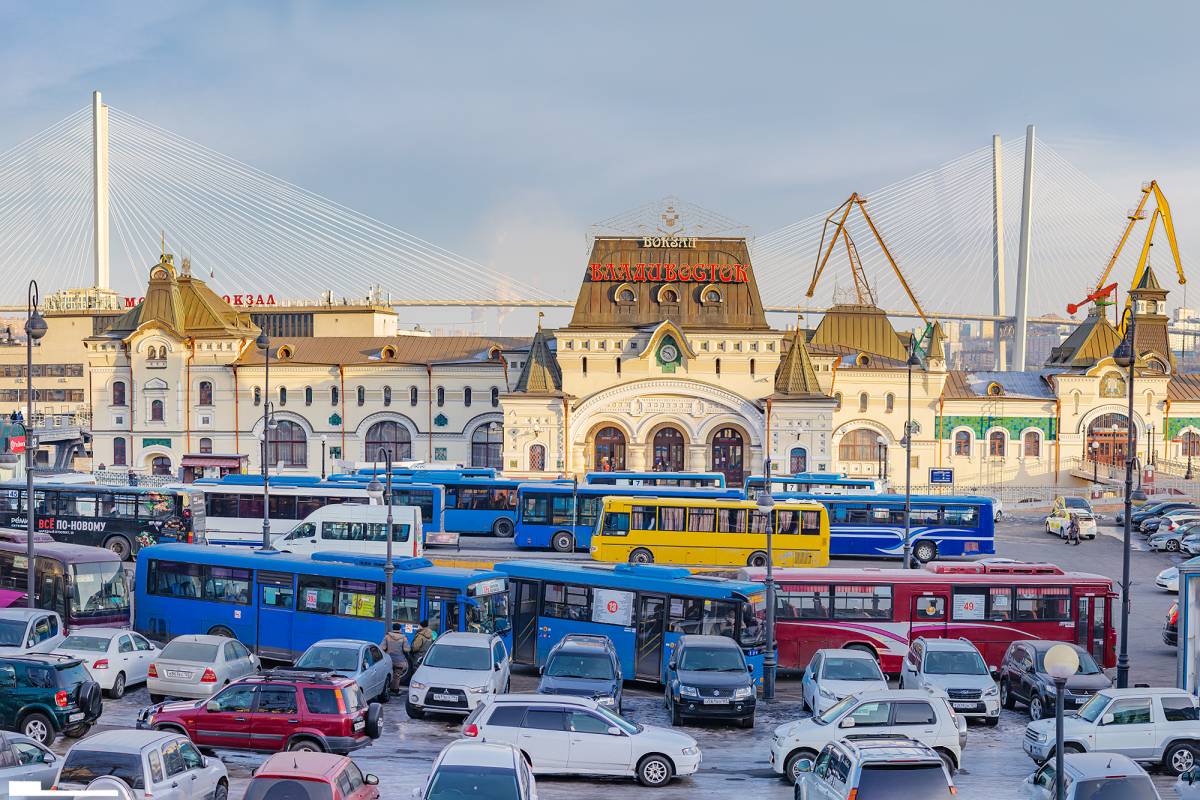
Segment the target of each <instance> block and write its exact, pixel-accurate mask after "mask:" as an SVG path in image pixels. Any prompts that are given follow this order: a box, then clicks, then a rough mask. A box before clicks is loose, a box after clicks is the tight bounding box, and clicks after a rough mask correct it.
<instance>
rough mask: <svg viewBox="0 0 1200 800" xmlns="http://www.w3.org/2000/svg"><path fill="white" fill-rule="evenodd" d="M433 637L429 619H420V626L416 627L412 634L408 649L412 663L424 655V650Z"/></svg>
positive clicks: (427, 647)
mask: <svg viewBox="0 0 1200 800" xmlns="http://www.w3.org/2000/svg"><path fill="white" fill-rule="evenodd" d="M433 639H434V636H433V629H431V628H430V627H429V620H427V619H423V620H421V626H420V627H419V628H417V632H416V633H415V634H413V640H412V647H411V650H410V652H411V653H412V660H413V663H414V664H417V663H420V661H421V659H422V658H423V657H424V655H425V651H426V650H428V649H429V646H430V645H431V644H433Z"/></svg>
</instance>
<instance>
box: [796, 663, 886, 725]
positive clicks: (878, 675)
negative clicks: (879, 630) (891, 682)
mask: <svg viewBox="0 0 1200 800" xmlns="http://www.w3.org/2000/svg"><path fill="white" fill-rule="evenodd" d="M886 688H888V684H887V679H886V678H884V677H883V672H882V671H880V669H879V662H877V661H876V660H875V657H874V656H872V655H871V654H870V653H866V652H863V651H862V650H839V649H835V648H824V649H821V650H818V651H817V652H815V653H813V657H812V659H811V660H810V661H809V662H808V667H807V669H805V670H804V677H803V679H802V680H801V690H802V691H803V693H804V705H805V707H807V708H808V709H809V710H811V711H812V712H813V713H814V714H820V713H821V712H822V711H824V710H825V709H827V708H829V707H830V706H832V705H833V704H834V703H837V702H838V701H839V700H841V699H842V698H843V697H846V696H847V695H851V694H857V693H858V692H866V691H871V690H874V689H886Z"/></svg>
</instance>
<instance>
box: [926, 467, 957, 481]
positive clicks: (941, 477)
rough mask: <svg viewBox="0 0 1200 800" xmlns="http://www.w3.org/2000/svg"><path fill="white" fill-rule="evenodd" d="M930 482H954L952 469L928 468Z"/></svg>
mask: <svg viewBox="0 0 1200 800" xmlns="http://www.w3.org/2000/svg"><path fill="white" fill-rule="evenodd" d="M929 482H930V483H954V470H953V469H951V468H948V467H942V468H932V469H930V470H929Z"/></svg>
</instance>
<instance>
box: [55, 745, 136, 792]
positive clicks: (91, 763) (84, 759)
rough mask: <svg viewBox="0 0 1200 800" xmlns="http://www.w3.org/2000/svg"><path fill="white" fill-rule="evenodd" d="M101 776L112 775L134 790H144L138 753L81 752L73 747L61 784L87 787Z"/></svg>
mask: <svg viewBox="0 0 1200 800" xmlns="http://www.w3.org/2000/svg"><path fill="white" fill-rule="evenodd" d="M101 775H112V776H113V777H116V778H120V779H121V780H123V781H125V783H126V785H128V786H129V787H130V788H133V789H144V788H145V787H146V785H145V782H144V781H143V780H142V759H141V756H139V755H137V754H136V753H110V752H102V751H99V750H80V749H79V748H78V747H72V748H71V750H70V752H68V753H67V759H66V761H64V762H63V766H62V773H61V774H60V775H59V776H58V782H59V783H81V784H83V785H84V786H87V785H88V784H89V783H91V782H92V781H94V780H95V779H96V778H99V777H100V776H101Z"/></svg>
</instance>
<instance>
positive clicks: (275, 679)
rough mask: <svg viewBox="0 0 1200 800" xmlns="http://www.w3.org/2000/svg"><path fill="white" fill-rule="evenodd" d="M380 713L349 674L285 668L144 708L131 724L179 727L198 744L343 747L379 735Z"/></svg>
mask: <svg viewBox="0 0 1200 800" xmlns="http://www.w3.org/2000/svg"><path fill="white" fill-rule="evenodd" d="M379 713H380V706H379V704H378V703H371V704H370V705H367V702H366V700H364V699H363V695H362V691H361V690H360V689H359V688H358V684H356V683H355V682H354V680H353V679H352V678H347V677H344V676H342V675H338V674H336V673H333V672H320V671H300V670H294V669H291V670H274V671H267V672H263V673H261V674H258V675H252V676H249V677H246V678H242V679H241V680H238V681H235V682H234V683H231V684H229V685H228V686H226V687H225V688H224V689H222V690H221V691H220V692H219V693H218V694H215V695H213V696H212V697H210V698H208V699H207V700H199V701H192V700H188V701H184V702H178V703H158V704H156V705H152V706H149V707H148V708H143V709H142V711H141V713H139V714H138V722H137V726H138V727H139V728H153V729H155V730H160V731H161V730H169V731H179V732H180V733H184V734H186V735H187V736H189V737H191V740H192V741H193V742H195V743H196V745H197V746H199V747H219V748H221V749H223V750H260V751H266V752H277V751H280V750H301V751H313V752H315V751H327V752H331V753H349V752H350V751H351V750H357V749H359V748H360V747H366V746H367V745H369V744H370V743H371V742H372V741H373V740H375V739H378V738H379V730H380V724H379Z"/></svg>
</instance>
